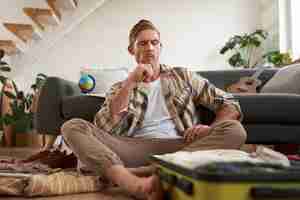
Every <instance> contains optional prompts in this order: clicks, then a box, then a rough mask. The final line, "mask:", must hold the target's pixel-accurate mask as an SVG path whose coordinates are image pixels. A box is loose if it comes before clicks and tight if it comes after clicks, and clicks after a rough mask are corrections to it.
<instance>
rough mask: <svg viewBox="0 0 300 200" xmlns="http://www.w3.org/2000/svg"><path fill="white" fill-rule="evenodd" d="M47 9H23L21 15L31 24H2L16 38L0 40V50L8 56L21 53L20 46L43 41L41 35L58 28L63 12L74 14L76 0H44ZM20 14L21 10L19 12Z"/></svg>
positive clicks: (76, 4) (76, 5)
mask: <svg viewBox="0 0 300 200" xmlns="http://www.w3.org/2000/svg"><path fill="white" fill-rule="evenodd" d="M45 1H46V3H47V6H48V8H35V7H24V8H23V14H24V15H25V16H28V17H29V18H30V19H31V21H32V23H24V24H22V23H14V22H3V26H4V27H5V28H6V29H7V30H8V31H9V32H10V33H11V34H13V35H14V36H15V37H16V40H13V39H11V38H0V48H1V49H3V50H4V51H5V53H6V55H8V56H12V55H15V54H17V53H22V52H23V51H24V50H23V49H24V48H20V47H19V46H20V45H18V43H19V42H18V40H20V41H21V43H23V44H21V45H25V46H26V45H29V44H30V42H31V41H38V40H42V39H43V34H44V33H46V32H47V31H48V30H49V29H51V27H53V26H59V24H60V23H61V21H62V20H64V19H63V13H64V12H75V11H76V8H77V7H78V1H77V0H45ZM20 12H22V10H21V11H20Z"/></svg>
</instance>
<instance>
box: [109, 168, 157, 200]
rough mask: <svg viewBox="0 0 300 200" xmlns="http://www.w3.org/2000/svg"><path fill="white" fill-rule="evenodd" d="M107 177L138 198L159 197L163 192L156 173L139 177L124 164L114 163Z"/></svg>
mask: <svg viewBox="0 0 300 200" xmlns="http://www.w3.org/2000/svg"><path fill="white" fill-rule="evenodd" d="M106 176H107V178H108V179H109V180H111V181H112V182H113V183H114V184H116V185H118V186H120V187H121V188H123V189H125V190H126V191H127V192H129V194H130V195H132V196H134V197H136V198H138V199H149V200H150V199H151V200H152V199H157V200H159V199H160V198H158V197H159V195H161V194H162V192H161V190H162V189H161V187H160V182H159V178H158V177H157V176H156V175H152V176H149V177H138V176H136V175H134V174H133V173H131V172H130V171H129V170H128V169H127V168H125V167H124V166H122V165H114V166H112V167H111V168H110V169H108V171H107V174H106Z"/></svg>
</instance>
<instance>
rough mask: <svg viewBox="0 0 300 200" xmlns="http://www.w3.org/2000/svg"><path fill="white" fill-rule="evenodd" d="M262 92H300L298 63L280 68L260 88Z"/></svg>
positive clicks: (299, 68)
mask: <svg viewBox="0 0 300 200" xmlns="http://www.w3.org/2000/svg"><path fill="white" fill-rule="evenodd" d="M261 92H263V93H294V94H300V64H295V65H290V66H286V67H284V68H282V69H280V70H279V71H278V72H277V73H276V74H275V75H274V76H273V77H272V78H271V79H270V80H269V81H268V82H267V83H266V84H265V85H264V86H263V88H262V89H261Z"/></svg>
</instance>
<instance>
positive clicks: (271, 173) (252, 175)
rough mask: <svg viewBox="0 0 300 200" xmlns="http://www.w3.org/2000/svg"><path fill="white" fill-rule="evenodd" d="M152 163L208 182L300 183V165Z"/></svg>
mask: <svg viewBox="0 0 300 200" xmlns="http://www.w3.org/2000/svg"><path fill="white" fill-rule="evenodd" d="M150 161H151V162H153V163H154V164H158V165H161V166H162V167H165V168H167V169H170V170H173V171H175V172H176V173H179V174H182V175H184V176H187V177H191V178H193V179H197V180H202V181H203V180H204V181H208V182H252V181H255V182H269V181H272V182H300V165H299V166H297V165H292V166H290V167H285V166H282V165H277V164H268V163H250V162H216V163H211V164H208V165H205V166H201V167H196V168H193V169H190V168H186V167H183V166H180V165H176V164H174V163H172V162H167V161H165V160H162V159H160V158H158V157H156V156H150Z"/></svg>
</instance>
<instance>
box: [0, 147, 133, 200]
mask: <svg viewBox="0 0 300 200" xmlns="http://www.w3.org/2000/svg"><path fill="white" fill-rule="evenodd" d="M38 151H39V149H37V148H35V149H32V148H1V147H0V158H6V157H16V158H25V157H27V156H29V155H31V154H33V153H35V152H38ZM0 199H7V200H27V199H34V200H52V199H53V200H100V199H101V200H133V198H131V197H129V196H128V195H126V193H125V192H124V191H122V190H120V189H119V188H110V189H106V190H105V191H103V192H97V193H86V194H74V195H65V196H54V197H35V198H23V197H1V196H0Z"/></svg>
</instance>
